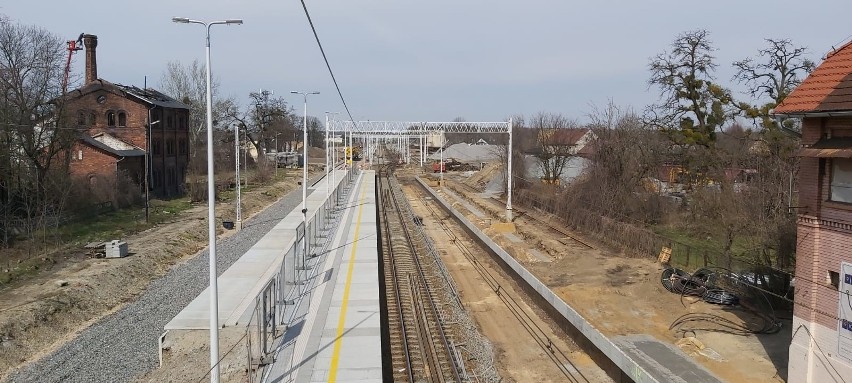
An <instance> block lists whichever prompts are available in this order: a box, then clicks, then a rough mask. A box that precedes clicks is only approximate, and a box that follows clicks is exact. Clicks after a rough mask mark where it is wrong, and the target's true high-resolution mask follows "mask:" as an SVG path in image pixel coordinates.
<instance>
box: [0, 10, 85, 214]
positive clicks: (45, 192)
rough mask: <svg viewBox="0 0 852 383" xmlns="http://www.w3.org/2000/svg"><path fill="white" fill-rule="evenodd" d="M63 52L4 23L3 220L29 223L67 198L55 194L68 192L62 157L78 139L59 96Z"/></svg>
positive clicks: (0, 47) (52, 39)
mask: <svg viewBox="0 0 852 383" xmlns="http://www.w3.org/2000/svg"><path fill="white" fill-rule="evenodd" d="M64 53H65V49H64V43H63V41H62V39H61V38H59V37H58V36H56V35H54V34H52V33H50V32H48V31H47V30H45V29H42V28H40V27H36V26H28V25H20V24H14V23H12V22H10V21H9V20H8V19H2V18H0V74H2V75H0V142H2V144H3V145H4V147H3V149H2V150H0V151H2V152H4V154H3V155H0V203H2V211H3V215H4V217H5V218H9V217H10V216H16V215H17V216H21V215H24V216H26V218H27V220H28V221H30V222H31V221H32V220H33V219H36V218H37V217H40V216H41V217H43V216H44V214H47V213H48V212H51V213H53V214H56V212H58V211H59V210H61V208H62V206H61V203H62V201H63V200H64V198H63V197H61V196H59V195H57V194H62V193H60V192H62V191H63V190H67V185H66V184H65V181H67V177H66V176H67V171H66V166H67V160H68V157H67V156H62V154H63V153H66V154H67V153H68V149H69V148H70V146H71V145H72V143H73V142H74V139H75V138H76V131H75V130H74V128H73V127H70V126H68V124H66V122H67V121H66V120H67V118H66V113H65V112H64V110H63V99H62V98H61V97H60V94H61V90H62V81H63V78H64V60H63V56H64ZM56 168H61V169H59V170H58V171H54V170H56ZM50 176H55V177H58V178H51V177H50ZM42 221H43V220H42ZM3 226H6V225H3ZM4 230H5V229H4Z"/></svg>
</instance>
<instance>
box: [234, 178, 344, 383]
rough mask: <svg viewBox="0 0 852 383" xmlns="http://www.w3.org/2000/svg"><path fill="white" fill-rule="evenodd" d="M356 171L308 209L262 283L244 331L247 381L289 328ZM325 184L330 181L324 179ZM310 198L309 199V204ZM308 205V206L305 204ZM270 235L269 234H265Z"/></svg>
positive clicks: (318, 191) (322, 192)
mask: <svg viewBox="0 0 852 383" xmlns="http://www.w3.org/2000/svg"><path fill="white" fill-rule="evenodd" d="M355 173H356V171H355V170H354V168H350V169H348V170H347V171H346V173H345V174H344V176H343V177H341V178H340V179H339V180H337V184H336V185H333V186H334V189H331V190H329V191H328V196H325V197H326V198H324V200H323V203H322V205H320V206H319V207H318V208H314V209H311V208H310V207H309V209H308V211H307V212H306V215H305V219H304V221H303V222H301V223H300V224H299V225H298V227H297V228H296V230H295V232H296V233H295V240H294V241H292V242H291V244H290V246H289V247H287V248H285V249H282V250H281V251H282V252H283V254H284V258H283V260H282V261H281V265H280V266H279V268H278V271H277V272H276V273H275V274H274V275H272V276H271V277H270V278H269V280H267V281H266V284H265V285H264V287H263V289H261V291H260V292H259V293H258V295H257V296H256V297H255V305H254V313H253V315H252V317H251V320H250V321H249V323H248V324H247V325H246V328H245V336H244V339H245V345H246V347H247V358H246V373H247V375H248V381H249V382H254V381H255V378H256V376H255V372H256V371H257V370H258V368H259V367H262V366H264V365H267V364H270V363H272V362H273V356H274V354H275V352H276V345H275V339H276V338H277V337H278V336H279V335H282V334H280V333H279V332H280V330H282V329H286V328H288V327H290V326H291V325H292V324H293V322H294V320H295V319H296V317H295V315H296V313H297V312H298V308H299V306H300V304H301V301H302V299H301V298H302V296H303V295H304V294H305V292H306V291H307V289H308V287H309V283H308V281H309V280H310V279H311V278H313V277H315V275H314V274H316V272H317V269H316V268H313V267H312V264H314V263H316V262H312V261H313V260H314V259H315V258H318V256H319V255H320V254H322V253H323V248H324V247H325V246H327V245H328V243H329V238H330V237H331V236H332V235H333V233H334V229H335V225H332V223H334V222H336V220H337V219H338V218H339V216H340V214H341V211H342V210H343V209H341V208H340V205H341V203H342V202H343V201H344V200H345V199H346V196H348V195H349V193H350V191H351V190H350V189H351V187H352V184H353V181H354V178H355ZM326 182H331V181H330V180H326ZM325 194H326V190H325V188H322V187H320V188H317V189H315V191H314V192H313V193H312V194H311V196H314V195H325ZM311 200H313V198H309V201H311ZM308 206H310V204H309V205H308ZM267 235H270V234H267Z"/></svg>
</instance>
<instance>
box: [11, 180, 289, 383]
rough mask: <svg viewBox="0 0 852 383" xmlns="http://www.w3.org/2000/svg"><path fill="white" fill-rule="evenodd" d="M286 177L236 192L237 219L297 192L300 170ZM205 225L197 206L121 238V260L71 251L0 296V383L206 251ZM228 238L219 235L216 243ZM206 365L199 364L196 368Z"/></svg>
mask: <svg viewBox="0 0 852 383" xmlns="http://www.w3.org/2000/svg"><path fill="white" fill-rule="evenodd" d="M281 171H284V170H281ZM288 172H289V173H287V174H286V175H285V176H284V180H283V181H279V182H277V183H276V184H274V185H264V186H258V187H253V188H251V189H250V190H247V191H243V198H242V202H243V207H242V210H243V217H244V219H247V218H248V217H251V216H252V215H254V214H256V213H257V212H259V211H261V210H262V209H264V208H265V207H267V206H269V205H271V204H272V203H274V202H275V201H277V200H278V199H280V198H281V197H282V196H284V195H285V194H286V193H287V192H289V191H290V190H293V189H294V188H296V187H298V185H297V182H296V180H298V179H301V170H298V171H295V170H288ZM216 211H217V215H218V216H219V217H233V216H234V206H233V204H232V203H219V204H217V207H216ZM206 218H207V208H206V204H200V205H198V206H195V207H193V208H191V209H190V210H188V211H185V212H183V213H181V214H179V215H176V216H175V217H174V219H173V220H172V221H171V222H168V223H165V224H161V225H158V226H156V227H154V228H151V229H148V230H146V231H144V232H141V233H138V234H135V235H131V236H129V237H127V238H122V240H124V241H126V242H127V243H128V247H129V251H130V253H131V254H130V256H128V257H126V258H121V259H103V258H92V257H88V256H84V255H81V253H82V249H79V250H72V251H69V254H68V256H67V257H66V259H65V261H63V262H60V263H58V264H56V265H54V266H53V267H52V268H51V269H49V270H45V271H43V272H42V273H40V274H38V275H36V276H34V277H33V278H31V279H28V280H26V281H18V282H16V283H13V284H12V285H11V286H8V287H6V288H4V289H3V290H0V350H2V352H0V381H2V380H4V379H5V378H6V377H7V376H8V374H9V373H10V372H11V371H12V370H13V369H16V368H20V367H23V366H25V365H26V364H28V363H30V362H32V361H34V360H37V359H39V358H41V357H43V356H45V355H47V354H49V353H50V352H52V351H53V350H55V349H57V348H59V347H60V346H62V345H63V344H65V343H66V342H68V341H70V340H72V339H74V337H75V336H76V335H77V334H78V333H79V332H80V331H82V330H84V329H85V328H87V327H88V326H90V325H91V324H93V323H95V322H96V321H97V320H99V319H100V318H103V317H104V316H106V315H108V314H110V313H113V312H115V311H117V310H118V309H120V308H121V307H123V306H124V305H125V304H127V303H129V302H132V301H133V300H134V299H135V298H136V297H137V296H139V295H140V294H141V293H142V292H143V291H144V290H145V288H146V287H147V286H148V284H149V283H150V282H151V281H153V280H155V279H157V278H159V277H161V276H162V275H164V274H165V273H166V272H168V271H169V270H170V269H171V268H172V267H173V266H174V265H176V264H179V263H182V262H185V261H187V260H189V259H191V258H192V257H194V256H196V255H197V254H198V252H199V251H200V250H202V249H203V248H204V247H205V246H206V243H207V221H206ZM231 233H233V232H225V231H224V230H223V229H222V228H221V227H220V228H219V235H220V237H222V236H227V235H230V234H231ZM202 338H203V339H204V342H202V343H205V344H206V338H204V337H198V339H202ZM199 342H200V341H199ZM224 344H225V343H224V342H223V346H222V347H224ZM199 347H201V346H199ZM204 347H207V346H204ZM199 355H206V351H205V352H202V353H199ZM207 363H209V361H207V360H206V359H205V360H204V363H203V364H202V365H205V364H207ZM180 380H182V379H175V380H174V381H180Z"/></svg>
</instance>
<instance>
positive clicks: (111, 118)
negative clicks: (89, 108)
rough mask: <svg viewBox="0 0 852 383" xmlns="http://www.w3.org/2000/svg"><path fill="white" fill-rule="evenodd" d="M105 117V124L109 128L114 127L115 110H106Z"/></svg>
mask: <svg viewBox="0 0 852 383" xmlns="http://www.w3.org/2000/svg"><path fill="white" fill-rule="evenodd" d="M106 118H107V126H109V127H110V128H114V127H115V112H112V111H109V112H107V114H106Z"/></svg>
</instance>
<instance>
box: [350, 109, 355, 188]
mask: <svg viewBox="0 0 852 383" xmlns="http://www.w3.org/2000/svg"><path fill="white" fill-rule="evenodd" d="M352 123H353V124H355V121H352ZM353 129H355V126H352V127H350V128H349V168H350V169H351V168H353V167H354V166H355V159H354V158H355V148H353V147H352V130H353ZM353 173H354V172H353V171H352V170H350V171H349V182H352V174H353Z"/></svg>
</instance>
